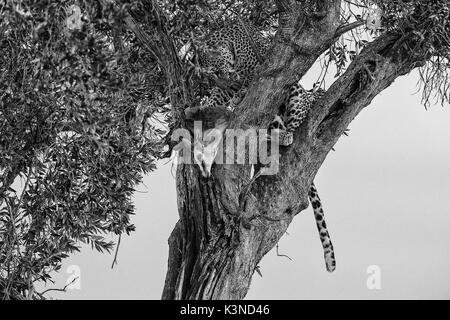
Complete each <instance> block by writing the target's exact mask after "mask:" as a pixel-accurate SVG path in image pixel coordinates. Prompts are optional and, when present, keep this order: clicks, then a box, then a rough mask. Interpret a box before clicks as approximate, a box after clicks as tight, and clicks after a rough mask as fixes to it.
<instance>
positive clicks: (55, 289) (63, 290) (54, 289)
mask: <svg viewBox="0 0 450 320" xmlns="http://www.w3.org/2000/svg"><path fill="white" fill-rule="evenodd" d="M78 278H79V277H76V278H74V279H73V280H72V281H70V282H69V283H68V284H66V285H65V286H64V288H62V289H58V288H51V289H47V290H45V291H43V292H41V293H39V295H41V296H43V295H44V294H46V293H47V292H49V291H61V292H66V290H67V287H68V286H70V285H71V284H72V283H74V282H75V281H76V280H78Z"/></svg>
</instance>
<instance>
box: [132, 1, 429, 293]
mask: <svg viewBox="0 0 450 320" xmlns="http://www.w3.org/2000/svg"><path fill="white" fill-rule="evenodd" d="M277 3H278V7H279V10H280V20H279V30H278V32H277V35H276V37H275V40H274V44H273V48H272V51H271V54H270V55H269V57H268V58H267V59H266V61H265V63H264V65H263V66H262V68H260V70H263V71H261V72H259V75H258V76H257V77H256V78H255V80H254V81H253V83H252V84H251V86H250V88H249V90H248V92H247V95H246V97H245V98H244V100H243V101H242V102H241V104H240V105H239V106H238V108H237V110H236V111H235V114H234V117H233V119H232V121H231V124H230V127H232V128H243V129H246V128H250V127H255V128H266V127H267V126H268V124H269V122H270V120H271V119H272V118H273V116H274V114H275V113H276V112H277V110H278V106H279V105H280V104H281V102H282V100H283V97H284V96H285V95H286V93H287V91H288V89H289V88H290V86H291V85H292V84H293V83H294V82H296V81H298V79H300V78H301V77H302V76H303V75H304V74H305V73H306V72H307V71H308V70H309V69H310V68H311V66H312V65H313V64H314V62H315V61H316V60H317V58H318V57H319V56H320V55H321V54H322V53H323V52H324V51H325V50H326V49H327V48H329V46H330V45H331V44H332V43H333V42H334V41H335V40H336V37H337V35H339V34H340V33H342V32H344V31H345V30H348V29H349V28H348V27H346V26H342V25H341V22H340V20H339V13H340V11H339V10H340V5H341V1H339V0H334V1H325V0H316V1H293V0H278V1H277ZM312 4H314V8H312V7H310V6H311V5H312ZM157 17H158V15H157ZM130 23H131V22H130ZM155 32H156V33H158V32H159V33H162V35H161V34H160V35H159V36H157V37H156V38H157V39H165V41H169V40H170V39H169V38H170V37H168V36H167V34H164V32H165V31H164V28H162V27H158V28H156V29H155ZM144 41H146V40H145V39H144ZM403 41H405V40H404V38H402V36H401V35H400V34H396V33H393V32H391V33H386V34H384V35H382V36H380V37H379V38H377V39H376V40H375V41H374V42H372V43H371V44H369V45H368V46H367V47H366V48H365V49H364V50H363V51H362V52H361V54H360V55H358V56H357V57H356V59H355V60H354V61H353V62H352V63H351V65H350V66H349V68H348V69H347V71H346V72H345V74H344V75H342V76H341V77H340V78H339V79H338V80H337V81H336V82H335V83H334V84H333V85H332V86H331V87H330V88H329V90H328V91H327V93H326V94H325V96H324V98H323V99H321V100H320V101H319V103H318V104H317V105H316V106H315V107H314V108H313V110H311V111H310V116H309V117H308V121H307V123H306V124H305V125H303V126H302V127H301V128H300V129H299V131H298V132H297V133H296V135H295V141H294V144H293V145H292V146H290V147H288V148H282V149H281V150H280V162H279V164H280V170H279V173H278V174H277V175H274V176H261V177H259V178H258V179H256V181H255V182H254V183H253V184H252V185H250V186H249V181H250V169H249V166H245V165H214V166H213V170H212V176H211V177H210V178H208V179H205V178H203V177H202V176H201V174H200V171H199V170H198V168H196V167H195V165H180V166H179V167H178V170H177V175H176V180H177V202H178V211H179V217H180V219H179V221H178V223H177V224H176V226H175V228H174V230H173V232H172V234H171V236H170V238H169V261H168V271H167V275H166V280H165V286H164V291H163V294H162V298H163V299H242V298H244V297H245V295H246V293H247V291H248V289H249V286H250V282H251V278H252V275H253V273H254V271H255V268H256V267H257V265H258V263H259V262H260V260H261V259H262V258H263V257H264V255H265V254H266V253H267V252H269V251H270V250H271V249H272V248H273V247H274V246H275V245H276V243H277V242H278V241H279V239H280V238H281V237H282V236H283V235H284V233H285V232H286V229H287V228H288V226H289V224H290V223H291V221H292V219H293V218H294V217H295V215H296V214H298V213H299V212H301V211H302V210H304V209H305V208H306V207H307V206H308V200H307V195H308V190H309V187H310V185H311V182H312V180H313V178H314V176H315V175H316V173H317V171H318V169H319V168H320V166H321V165H322V163H323V161H324V160H325V158H326V156H327V154H328V152H329V151H330V150H331V149H332V147H333V146H334V145H335V143H336V142H337V140H338V139H339V137H340V136H341V135H342V134H343V132H344V130H345V129H346V128H347V127H348V125H349V124H350V122H351V121H352V120H353V119H354V118H355V117H356V116H357V115H358V113H359V112H361V110H362V109H364V108H365V107H366V106H367V105H369V104H370V102H371V101H372V99H373V98H374V97H375V96H376V95H377V94H379V93H380V92H381V91H382V90H384V89H385V88H386V87H388V86H389V85H390V84H392V82H393V81H394V80H395V79H396V78H397V77H399V76H401V75H404V74H406V73H408V72H410V71H411V70H412V69H413V68H415V67H417V66H419V65H420V64H421V63H422V61H423V59H418V58H417V56H420V55H417V56H414V55H412V54H411V53H407V52H406V51H404V49H403V46H402V43H403ZM164 49H165V50H166V51H168V53H167V52H166V53H164V52H161V53H158V52H156V53H155V52H153V54H156V55H161V56H159V57H158V58H159V59H161V60H162V65H163V67H164V68H165V70H166V71H167V77H168V80H170V81H169V83H171V88H172V91H173V94H172V99H173V100H172V101H171V102H172V104H173V105H174V106H177V105H178V104H180V103H186V101H185V100H184V101H183V97H185V96H188V94H186V93H183V90H188V89H186V87H185V86H184V84H183V83H182V82H180V79H182V77H181V74H182V71H181V70H180V64H179V61H178V60H177V59H178V58H177V57H176V54H174V51H173V46H170V45H167V44H165V46H161V48H160V50H163V51H164ZM421 58H423V57H421ZM247 187H249V192H248V194H246V196H245V199H242V196H243V192H244V190H246V188H247ZM244 200H245V201H244Z"/></svg>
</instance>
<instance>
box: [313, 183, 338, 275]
mask: <svg viewBox="0 0 450 320" xmlns="http://www.w3.org/2000/svg"><path fill="white" fill-rule="evenodd" d="M309 201H310V202H311V205H312V207H313V210H314V217H315V219H316V224H317V229H318V230H319V235H320V241H321V242H322V247H323V250H324V257H325V265H326V267H327V270H328V272H333V271H334V270H335V269H336V260H335V258H334V249H333V244H332V243H331V238H330V235H329V233H328V229H327V224H326V223H325V216H324V213H323V208H322V202H321V201H320V198H319V194H318V193H317V189H316V187H315V185H314V183H312V184H311V188H310V189H309Z"/></svg>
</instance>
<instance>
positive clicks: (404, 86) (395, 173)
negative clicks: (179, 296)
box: [51, 73, 450, 299]
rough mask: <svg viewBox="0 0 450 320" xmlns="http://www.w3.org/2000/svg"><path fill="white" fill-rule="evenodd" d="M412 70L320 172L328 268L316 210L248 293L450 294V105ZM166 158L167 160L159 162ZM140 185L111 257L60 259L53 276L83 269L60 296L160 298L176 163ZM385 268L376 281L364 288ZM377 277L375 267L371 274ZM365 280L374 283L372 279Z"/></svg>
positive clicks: (297, 225)
mask: <svg viewBox="0 0 450 320" xmlns="http://www.w3.org/2000/svg"><path fill="white" fill-rule="evenodd" d="M417 79H418V76H417V74H416V73H413V74H411V75H409V76H407V77H402V78H400V79H398V80H397V81H396V82H395V83H394V84H393V85H392V86H391V87H390V88H388V89H387V90H385V91H384V92H383V93H382V94H381V95H379V96H378V97H377V98H376V99H375V100H374V101H373V103H372V104H371V106H369V107H368V108H366V109H365V110H364V111H363V112H362V113H361V114H360V115H359V116H358V117H357V118H356V119H355V121H354V122H353V123H352V124H351V126H350V129H351V131H350V136H349V137H342V138H341V139H340V141H339V142H338V144H337V145H336V152H332V153H331V154H330V155H329V156H328V158H327V159H326V161H325V163H324V165H323V166H322V168H321V169H320V171H319V173H318V176H317V177H316V180H315V181H316V186H317V188H318V191H319V194H320V196H321V198H322V201H323V205H324V208H325V215H326V220H327V223H328V228H329V231H330V235H331V238H332V240H333V243H334V247H335V252H336V260H337V269H336V271H335V272H334V273H331V274H330V273H328V272H327V271H326V269H325V264H324V261H323V251H322V247H321V244H320V240H319V236H318V234H317V229H316V226H315V222H314V217H313V214H312V209H311V208H308V209H307V210H305V211H303V212H302V213H301V214H300V215H298V216H297V217H296V218H295V220H294V222H293V223H292V224H291V226H290V227H289V230H288V232H289V234H288V235H285V236H284V237H283V238H282V240H281V241H280V247H279V250H280V253H282V254H286V255H289V256H290V257H291V258H292V259H293V261H290V260H288V259H286V258H283V257H277V256H276V252H275V250H272V251H271V252H269V253H268V254H267V255H266V257H265V258H264V259H263V261H262V262H261V264H260V267H261V272H262V274H263V278H261V277H260V276H259V275H257V274H256V273H255V275H254V277H253V281H252V284H251V288H250V291H249V293H248V295H247V299H450V248H449V243H450V232H449V231H450V197H449V195H450V106H446V107H445V108H443V107H441V106H434V107H432V108H431V109H430V110H428V111H426V110H425V109H424V107H423V106H422V105H421V104H420V94H414V93H415V92H416V91H417V87H416V82H417ZM162 163H164V162H162ZM138 190H139V191H140V192H138V193H136V196H135V198H136V211H137V213H136V216H135V217H134V218H133V222H134V224H135V225H136V227H137V231H136V232H135V233H133V234H132V235H131V236H130V237H124V238H122V243H121V247H120V251H119V256H118V265H117V266H116V267H115V268H114V269H111V267H110V266H111V262H112V260H113V257H112V256H110V255H107V254H104V255H102V254H100V253H97V252H94V251H92V250H90V249H89V248H85V249H83V251H82V252H81V253H80V254H77V255H74V256H73V257H71V258H68V259H67V260H65V263H64V266H63V268H62V269H61V270H62V271H61V272H60V274H58V275H56V276H55V279H56V280H57V282H56V286H57V287H63V286H64V285H65V282H66V280H67V279H68V278H69V277H70V274H69V273H67V272H66V271H70V272H73V271H72V270H79V272H80V274H79V276H80V284H81V288H79V289H72V290H68V292H67V293H53V294H52V295H51V296H52V297H55V298H58V299H160V297H161V292H162V289H163V284H164V278H165V272H166V269H167V254H168V244H167V238H168V237H169V234H170V232H171V230H172V228H173V227H174V225H175V223H176V221H177V219H178V213H177V208H176V193H175V180H174V179H173V177H172V176H171V174H170V165H162V164H161V165H160V166H159V169H158V170H157V171H155V172H153V173H151V174H150V175H148V176H147V177H145V179H144V184H142V185H141V186H139V187H138ZM368 268H372V269H369V271H370V270H379V271H380V273H379V275H380V276H379V280H380V281H379V284H380V286H381V288H379V289H376V288H375V289H373V288H372V289H369V288H368V286H367V280H368V278H369V277H370V274H368ZM371 279H373V278H371ZM369 287H370V286H369Z"/></svg>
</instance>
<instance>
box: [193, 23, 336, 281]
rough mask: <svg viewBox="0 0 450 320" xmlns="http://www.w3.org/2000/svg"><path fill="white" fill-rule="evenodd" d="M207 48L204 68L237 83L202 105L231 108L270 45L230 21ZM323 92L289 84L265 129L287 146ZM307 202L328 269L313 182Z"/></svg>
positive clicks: (329, 255) (330, 260) (330, 255)
mask: <svg viewBox="0 0 450 320" xmlns="http://www.w3.org/2000/svg"><path fill="white" fill-rule="evenodd" d="M207 47H208V48H209V49H208V50H206V52H205V53H204V54H203V55H202V56H201V59H200V62H201V63H203V67H204V68H210V69H211V70H212V71H213V72H214V73H215V75H216V76H217V77H219V78H220V77H221V78H225V79H230V80H236V81H238V82H239V83H240V86H238V87H233V88H227V89H223V88H219V87H214V88H212V90H211V91H210V94H209V96H207V97H206V98H205V99H204V100H203V101H202V106H201V107H202V108H214V107H219V106H220V107H223V106H227V107H228V108H230V109H232V108H233V106H235V105H237V104H238V103H239V102H240V101H241V100H242V97H243V96H244V95H245V91H246V89H247V87H248V85H249V83H251V81H252V80H253V77H254V75H255V72H256V70H257V68H258V67H259V66H260V65H261V64H262V62H263V58H261V57H265V56H266V54H267V52H268V49H269V47H270V44H269V43H268V41H267V39H265V38H264V37H263V36H262V35H261V34H260V33H259V32H258V31H257V30H256V29H255V28H254V27H252V26H251V25H245V24H243V23H242V22H239V23H232V24H230V25H227V26H225V27H223V28H221V29H219V30H216V31H215V32H213V33H212V34H210V36H209V38H208V39H207ZM324 93H325V91H324V90H323V89H320V88H313V89H311V90H305V89H304V88H303V86H302V85H301V84H300V81H298V82H297V83H295V84H294V85H292V87H291V88H290V92H289V97H288V99H287V106H283V105H282V106H281V108H280V110H284V111H283V112H280V113H279V114H277V115H276V116H275V117H274V119H273V121H272V122H271V123H270V125H269V127H268V131H269V132H270V131H271V130H274V129H278V130H279V133H280V136H279V137H280V140H279V144H280V146H283V147H289V146H290V145H292V143H293V137H294V133H295V132H296V130H297V129H298V128H299V127H300V126H301V125H302V124H303V123H304V121H305V119H306V118H307V116H308V113H309V110H311V108H313V106H314V105H315V103H317V101H318V100H320V99H321V98H322V97H323V95H324ZM308 198H309V202H310V203H311V206H312V208H313V212H314V218H315V220H316V225H317V229H318V232H319V236H320V240H321V244H322V247H323V250H324V258H325V266H326V269H327V271H329V272H333V271H334V270H335V268H336V259H335V254H334V248H333V244H332V242H331V237H330V235H329V232H328V228H327V225H326V223H325V216H324V211H323V206H322V201H321V199H320V198H319V195H318V192H317V188H316V187H315V185H314V182H313V183H312V184H311V186H310V189H309V192H308Z"/></svg>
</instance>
